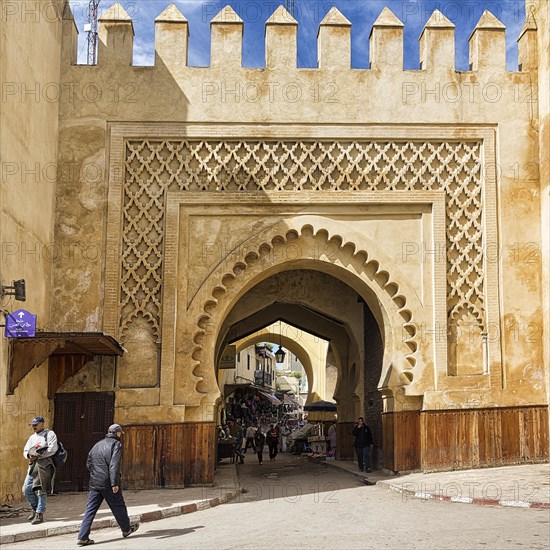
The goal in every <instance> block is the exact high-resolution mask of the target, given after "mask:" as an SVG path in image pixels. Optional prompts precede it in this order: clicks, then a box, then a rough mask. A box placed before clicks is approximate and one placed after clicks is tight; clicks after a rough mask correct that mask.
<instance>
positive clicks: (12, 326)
mask: <svg viewBox="0 0 550 550" xmlns="http://www.w3.org/2000/svg"><path fill="white" fill-rule="evenodd" d="M5 316H6V330H5V332H4V336H5V337H6V338H31V337H33V336H34V334H35V332H36V315H33V314H32V313H31V312H30V311H27V310H26V309H18V310H17V311H14V312H13V313H6V314H5Z"/></svg>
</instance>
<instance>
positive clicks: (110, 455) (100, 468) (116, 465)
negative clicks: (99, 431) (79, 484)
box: [86, 434, 122, 490]
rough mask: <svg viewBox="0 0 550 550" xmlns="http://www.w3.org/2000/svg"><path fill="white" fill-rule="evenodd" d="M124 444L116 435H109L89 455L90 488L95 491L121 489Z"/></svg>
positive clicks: (87, 465) (87, 463) (87, 464)
mask: <svg viewBox="0 0 550 550" xmlns="http://www.w3.org/2000/svg"><path fill="white" fill-rule="evenodd" d="M121 460H122V443H121V442H120V441H119V439H118V437H117V436H116V435H115V434H107V435H106V436H105V438H104V439H102V440H101V441H98V442H97V443H96V444H95V445H94V446H93V447H92V450H91V451H90V452H89V453H88V459H87V460H86V467H87V468H88V470H89V472H90V483H89V488H90V489H95V490H101V489H110V488H111V487H115V486H119V487H120V479H121V476H120V462H121Z"/></svg>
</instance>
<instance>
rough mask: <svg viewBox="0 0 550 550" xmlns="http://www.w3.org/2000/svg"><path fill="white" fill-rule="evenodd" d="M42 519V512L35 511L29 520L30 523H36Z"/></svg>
mask: <svg viewBox="0 0 550 550" xmlns="http://www.w3.org/2000/svg"><path fill="white" fill-rule="evenodd" d="M43 521H44V514H42V513H41V512H36V514H34V519H33V520H32V521H31V525H38V524H39V523H42V522H43Z"/></svg>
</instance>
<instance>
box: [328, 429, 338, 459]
mask: <svg viewBox="0 0 550 550" xmlns="http://www.w3.org/2000/svg"><path fill="white" fill-rule="evenodd" d="M327 441H328V445H329V449H328V450H329V451H330V452H331V453H332V456H336V422H333V423H332V424H331V425H330V427H329V429H328V432H327Z"/></svg>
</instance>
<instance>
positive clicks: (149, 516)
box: [0, 488, 241, 546]
mask: <svg viewBox="0 0 550 550" xmlns="http://www.w3.org/2000/svg"><path fill="white" fill-rule="evenodd" d="M240 494H241V490H240V489H238V488H236V489H234V490H232V491H229V492H227V493H225V494H224V495H222V496H219V497H214V498H211V499H209V500H201V501H199V502H194V503H192V504H183V505H181V506H171V507H169V508H162V509H160V510H155V511H153V512H144V513H143V514H133V515H132V514H131V515H130V522H131V523H148V522H150V521H157V520H159V519H164V518H168V517H173V516H180V515H184V514H191V513H193V512H199V511H201V510H208V509H209V508H214V507H215V506H219V505H220V504H224V503H226V502H229V501H231V500H233V499H235V498H237V497H238V496H239V495H240ZM80 523H81V522H80V521H78V522H71V523H69V524H68V525H61V526H59V527H50V528H49V529H47V528H46V529H40V530H38V531H28V532H26V533H17V534H14V535H0V546H1V545H3V544H10V543H14V542H23V541H27V540H33V539H42V538H46V537H55V536H57V535H68V534H70V533H78V531H79V530H80ZM109 527H118V524H117V522H116V520H115V519H114V518H105V519H99V520H96V521H94V522H93V523H92V529H93V530H94V531H95V530H97V529H106V528H109Z"/></svg>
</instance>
